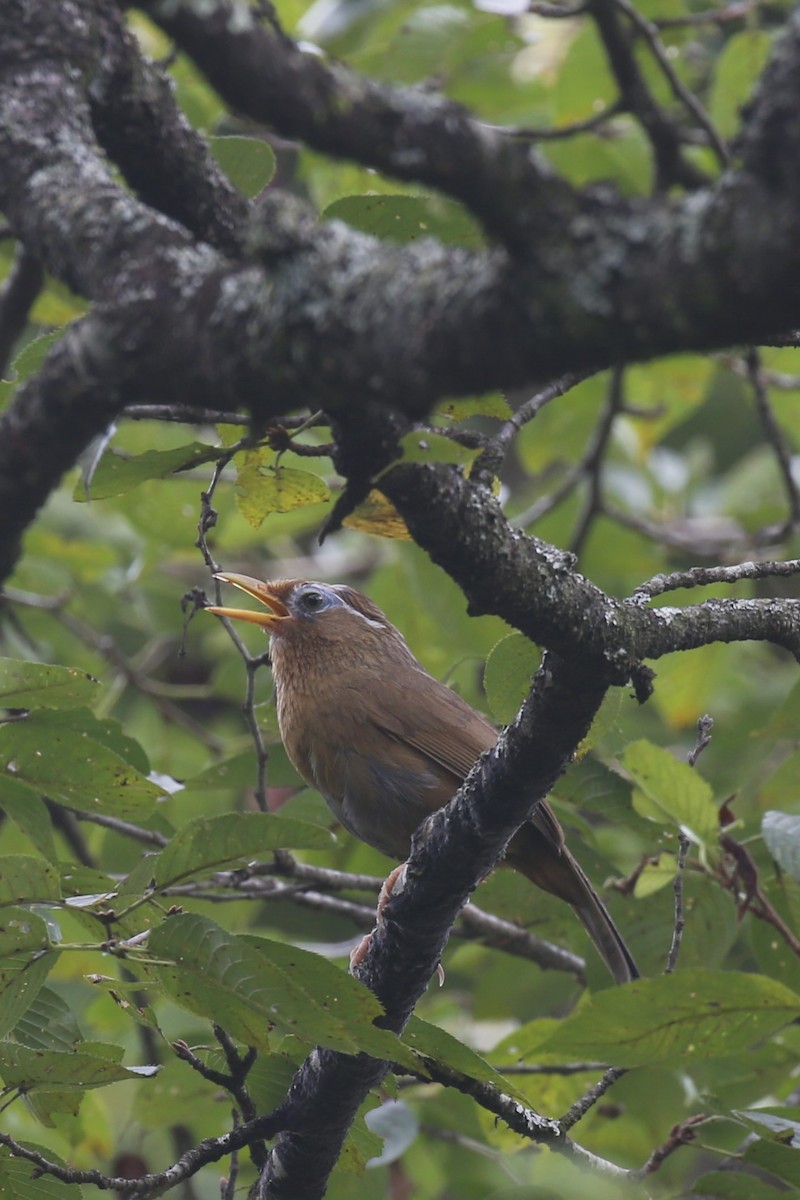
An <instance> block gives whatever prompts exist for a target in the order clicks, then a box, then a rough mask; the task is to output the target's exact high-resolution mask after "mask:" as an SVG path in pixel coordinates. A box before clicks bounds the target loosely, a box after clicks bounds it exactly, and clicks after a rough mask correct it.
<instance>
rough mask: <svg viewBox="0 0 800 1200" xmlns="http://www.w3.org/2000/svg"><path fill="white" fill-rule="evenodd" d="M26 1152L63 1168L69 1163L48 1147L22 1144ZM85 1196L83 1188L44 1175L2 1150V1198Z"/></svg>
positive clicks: (32, 1199)
mask: <svg viewBox="0 0 800 1200" xmlns="http://www.w3.org/2000/svg"><path fill="white" fill-rule="evenodd" d="M22 1145H23V1146H24V1147H25V1149H26V1150H32V1151H34V1152H35V1153H37V1154H39V1155H41V1157H42V1158H44V1159H45V1160H46V1161H47V1162H57V1163H59V1165H60V1166H62V1167H68V1165H69V1164H68V1163H65V1162H63V1161H62V1160H61V1159H59V1156H58V1155H57V1154H55V1153H54V1151H53V1150H52V1149H51V1148H50V1147H49V1146H41V1145H38V1144H37V1143H34V1142H31V1141H29V1140H28V1139H27V1138H26V1139H25V1140H24V1141H22ZM85 1194H86V1193H85V1192H84V1190H83V1188H82V1187H81V1186H80V1184H74V1183H64V1182H62V1180H60V1179H56V1178H55V1177H54V1176H53V1175H43V1174H41V1170H40V1168H39V1166H38V1165H37V1164H36V1163H34V1162H29V1161H28V1159H26V1158H15V1157H14V1156H13V1155H12V1154H11V1151H10V1150H7V1149H6V1147H5V1146H0V1196H2V1197H3V1198H4V1200H5V1197H8V1198H9V1200H68V1197H69V1198H74V1200H83V1197H84V1196H85Z"/></svg>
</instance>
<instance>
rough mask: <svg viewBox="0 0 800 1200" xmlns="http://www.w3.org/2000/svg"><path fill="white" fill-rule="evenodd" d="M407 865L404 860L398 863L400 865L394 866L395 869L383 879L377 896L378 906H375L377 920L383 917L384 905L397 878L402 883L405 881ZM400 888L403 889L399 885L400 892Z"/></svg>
mask: <svg viewBox="0 0 800 1200" xmlns="http://www.w3.org/2000/svg"><path fill="white" fill-rule="evenodd" d="M407 865H408V864H407V863H404V862H402V863H400V866H399V867H395V869H394V870H393V871H391V872H390V873H389V874H388V875H387V876H386V878H385V879H384V881H383V887H382V888H381V890H380V894H379V896H378V907H377V911H376V916H377V918H378V920H379V921H381V920H382V919H383V910H384V909H385V908H386V905H387V904H388V903H389V898H390V897H391V894H392V892H393V891H394V889H395V886H396V884H397V881H398V879H401V878H402V880H403V883H405V873H406V866H407ZM402 890H403V888H402V887H401V888H400V891H401V892H402Z"/></svg>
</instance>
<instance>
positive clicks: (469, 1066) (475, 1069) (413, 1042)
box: [403, 1015, 524, 1100]
mask: <svg viewBox="0 0 800 1200" xmlns="http://www.w3.org/2000/svg"><path fill="white" fill-rule="evenodd" d="M403 1041H404V1042H405V1043H406V1044H407V1045H409V1046H411V1047H412V1049H414V1050H416V1051H417V1052H418V1053H419V1054H422V1055H423V1056H424V1057H425V1058H430V1059H433V1061H434V1062H438V1063H441V1064H442V1065H443V1066H445V1067H449V1068H450V1069H451V1070H453V1071H458V1072H459V1073H460V1074H462V1075H467V1076H469V1077H470V1078H471V1079H477V1080H479V1081H480V1082H481V1083H491V1084H493V1086H494V1087H496V1088H499V1089H500V1091H502V1092H505V1093H506V1095H508V1096H516V1097H517V1098H518V1099H521V1100H523V1099H524V1096H523V1095H522V1093H521V1092H520V1091H519V1090H518V1089H517V1088H516V1087H515V1085H514V1084H513V1083H511V1081H510V1080H508V1079H506V1078H505V1077H504V1076H503V1075H501V1074H500V1072H499V1071H496V1070H495V1068H494V1067H493V1066H492V1065H491V1064H490V1063H488V1062H487V1061H486V1059H485V1058H482V1057H481V1055H480V1054H476V1052H475V1051H474V1050H473V1049H471V1048H470V1047H469V1046H467V1045H465V1043H464V1042H462V1041H460V1040H459V1039H458V1038H456V1037H453V1035H452V1034H451V1033H448V1032H447V1030H446V1029H441V1028H440V1027H439V1026H438V1025H432V1024H431V1023H430V1022H429V1021H423V1019H422V1018H421V1017H418V1016H416V1015H414V1016H412V1017H411V1020H410V1021H409V1022H408V1025H407V1026H406V1028H405V1029H404V1031H403Z"/></svg>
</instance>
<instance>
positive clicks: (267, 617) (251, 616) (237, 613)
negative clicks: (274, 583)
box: [205, 571, 291, 633]
mask: <svg viewBox="0 0 800 1200" xmlns="http://www.w3.org/2000/svg"><path fill="white" fill-rule="evenodd" d="M214 578H215V579H222V580H223V581H224V582H225V583H232V584H233V586H234V587H237V588H240V589H241V590H242V591H243V592H247V594H248V596H254V597H255V599H256V600H260V601H261V603H262V604H265V605H266V606H267V608H268V609H270V612H258V611H257V610H253V609H250V608H220V607H219V606H218V605H216V604H209V605H207V607H206V610H205V611H206V612H210V613H216V615H217V616H218V617H230V619H231V620H232V621H249V622H250V624H251V625H260V626H261V627H262V629H266V630H268V632H270V633H275V632H277V626H278V624H279V622H280V621H286V620H287V619H288V618H289V617H290V615H291V614H290V613H289V610H288V608H287V607H286V605H285V604H284V603H283V601H282V600H279V599H278V597H277V596H276V595H274V593H273V592H271V591H270V590H269V584H268V583H262V581H261V580H260V579H251V577H250V576H249V575H235V574H233V573H232V572H229V571H220V572H219V574H218V575H215V576H214Z"/></svg>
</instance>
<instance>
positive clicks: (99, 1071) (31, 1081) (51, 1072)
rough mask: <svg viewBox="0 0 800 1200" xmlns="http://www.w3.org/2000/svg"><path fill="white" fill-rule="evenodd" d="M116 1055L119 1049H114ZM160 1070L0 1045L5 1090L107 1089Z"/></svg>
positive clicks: (79, 1054) (88, 1056)
mask: <svg viewBox="0 0 800 1200" xmlns="http://www.w3.org/2000/svg"><path fill="white" fill-rule="evenodd" d="M114 1050H115V1051H116V1050H117V1048H116V1047H114ZM157 1070H158V1068H157V1067H155V1066H152V1067H123V1066H120V1065H119V1063H117V1062H114V1061H113V1059H112V1057H100V1055H98V1054H87V1053H85V1052H83V1051H76V1050H71V1051H70V1052H69V1053H68V1054H64V1053H61V1052H59V1051H56V1050H32V1049H30V1047H28V1046H20V1045H17V1044H15V1043H13V1042H5V1043H3V1044H2V1045H0V1077H1V1078H2V1079H3V1082H4V1083H5V1085H6V1087H9V1088H22V1089H23V1090H24V1091H26V1092H29V1091H31V1090H32V1089H33V1088H40V1087H41V1088H46V1089H48V1090H49V1089H50V1088H59V1087H64V1086H66V1087H77V1088H81V1089H85V1088H95V1087H105V1085H106V1084H108V1083H119V1082H120V1081H121V1080H123V1079H132V1078H136V1077H139V1078H141V1077H142V1076H143V1075H148V1074H149V1075H152V1074H155V1072H156V1071H157Z"/></svg>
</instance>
